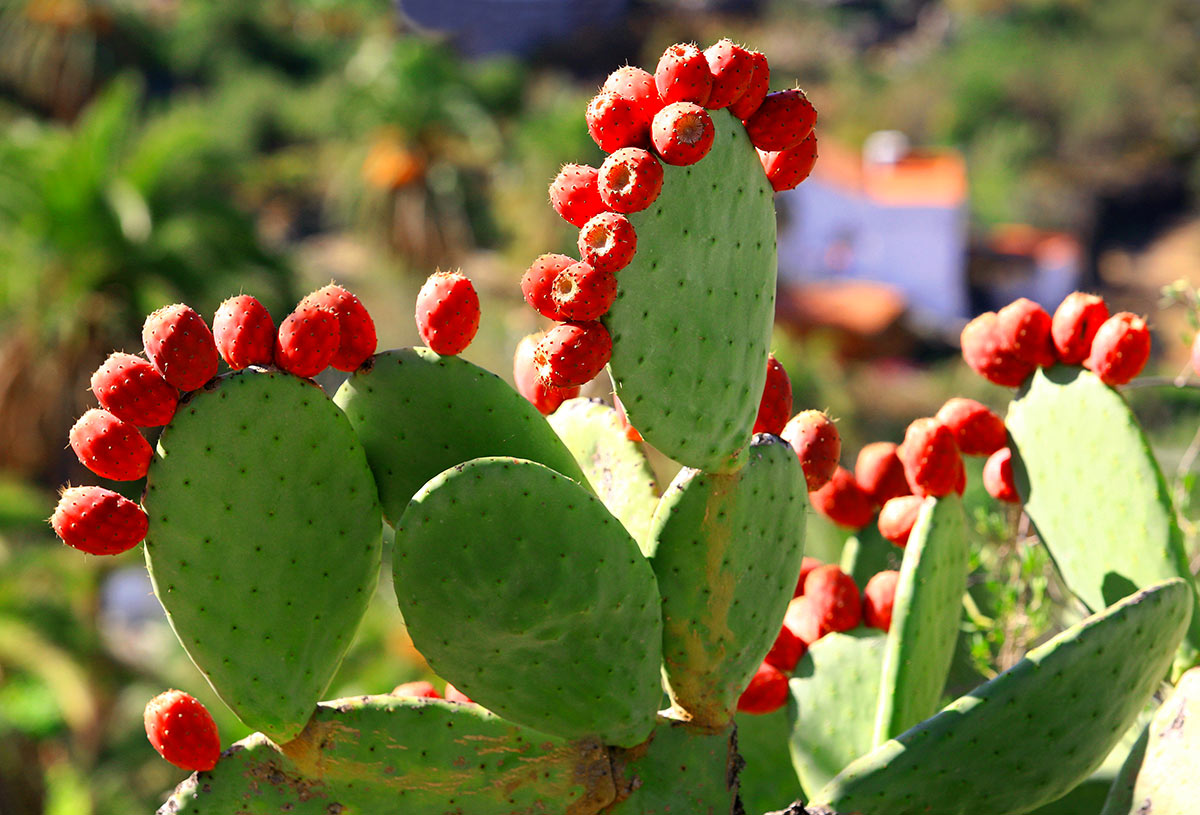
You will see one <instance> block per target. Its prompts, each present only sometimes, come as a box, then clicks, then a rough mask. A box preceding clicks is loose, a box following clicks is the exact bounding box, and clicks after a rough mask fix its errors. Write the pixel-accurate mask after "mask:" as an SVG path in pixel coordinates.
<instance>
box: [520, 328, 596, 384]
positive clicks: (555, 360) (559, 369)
mask: <svg viewBox="0 0 1200 815" xmlns="http://www.w3.org/2000/svg"><path fill="white" fill-rule="evenodd" d="M611 356H612V337H610V336H609V334H608V329H606V328H605V327H604V326H603V325H601V324H600V323H598V322H594V321H593V322H585V323H559V324H558V325H556V326H554V327H553V328H551V329H550V330H549V331H547V332H546V336H544V337H542V339H541V341H540V342H538V344H537V346H536V347H535V348H534V349H533V364H534V367H535V368H536V369H537V372H538V379H539V380H541V382H543V383H544V384H546V385H550V386H552V387H556V388H570V387H574V386H577V385H585V384H587V383H588V382H590V381H592V380H593V379H595V378H596V375H597V374H599V373H600V371H602V370H604V366H605V365H607V364H608V360H609V358H610V357H611Z"/></svg>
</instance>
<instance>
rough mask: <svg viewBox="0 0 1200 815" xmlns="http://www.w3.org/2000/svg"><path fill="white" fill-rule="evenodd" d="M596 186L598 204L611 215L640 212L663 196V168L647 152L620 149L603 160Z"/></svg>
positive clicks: (633, 148)
mask: <svg viewBox="0 0 1200 815" xmlns="http://www.w3.org/2000/svg"><path fill="white" fill-rule="evenodd" d="M596 185H597V189H598V191H599V194H600V201H601V202H602V203H603V204H604V206H606V207H608V208H609V209H610V210H612V211H613V212H620V213H623V214H626V215H628V214H630V213H633V212H641V211H642V210H644V209H646V207H648V206H650V205H651V204H653V203H654V201H655V199H656V198H658V195H659V193H660V192H662V185H663V167H662V164H660V163H659V161H658V159H657V158H655V156H654V154H653V153H651V152H650V151H649V150H643V149H642V148H640V147H622V148H621V149H620V150H617V151H616V152H615V153H613V154H612V155H610V156H609V157H608V158H606V159H604V162H603V163H602V164H601V165H600V170H599V172H598V174H597V176H596ZM593 217H594V216H593Z"/></svg>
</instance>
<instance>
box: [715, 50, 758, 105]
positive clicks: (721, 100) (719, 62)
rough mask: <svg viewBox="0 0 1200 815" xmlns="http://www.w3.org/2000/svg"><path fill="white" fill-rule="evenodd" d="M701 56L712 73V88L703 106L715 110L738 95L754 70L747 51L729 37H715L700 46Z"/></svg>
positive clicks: (746, 86) (739, 96)
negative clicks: (710, 41) (702, 54)
mask: <svg viewBox="0 0 1200 815" xmlns="http://www.w3.org/2000/svg"><path fill="white" fill-rule="evenodd" d="M704 59H705V61H706V62H708V72H709V73H710V74H712V92H711V93H710V94H709V95H708V101H707V102H705V103H704V106H705V107H706V108H708V109H709V110H717V109H719V108H727V107H729V106H730V105H732V104H733V103H734V102H736V101H737V100H738V99H741V98H742V95H743V94H745V93H746V89H747V88H749V87H750V77H751V76H752V75H753V73H754V61H753V60H751V59H750V52H749V51H747V50H746V49H745V48H743V47H742V46H740V45H736V44H734V42H733V41H732V40H728V39H725V40H718V41H717V42H716V43H714V44H712V45H710V46H709V47H708V48H705V49H704Z"/></svg>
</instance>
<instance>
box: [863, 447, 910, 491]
mask: <svg viewBox="0 0 1200 815" xmlns="http://www.w3.org/2000/svg"><path fill="white" fill-rule="evenodd" d="M854 480H855V481H857V482H858V486H860V487H862V489H863V492H865V493H866V494H867V495H869V496H870V497H871V502H872V503H873V504H874V505H875V506H877V507H878V506H883V505H884V504H886V503H887V502H888V501H889V500H891V499H892V498H896V497H897V496H900V495H908V494H910V492H911V490H910V489H909V486H908V478H906V477H905V475H904V465H903V464H902V463H900V457H899V456H897V455H896V445H895V444H893V443H892V442H890V441H877V442H872V443H871V444H868V445H867V446H865V447H863V449H861V450H859V451H858V458H857V459H856V460H855V462H854Z"/></svg>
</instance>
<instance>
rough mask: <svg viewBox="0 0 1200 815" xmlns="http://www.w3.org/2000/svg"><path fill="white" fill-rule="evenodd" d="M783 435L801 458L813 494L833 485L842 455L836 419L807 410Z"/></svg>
mask: <svg viewBox="0 0 1200 815" xmlns="http://www.w3.org/2000/svg"><path fill="white" fill-rule="evenodd" d="M779 435H780V436H781V437H782V438H783V440H784V441H786V442H787V443H788V444H790V445H791V446H792V449H793V450H795V451H796V455H797V456H798V457H799V458H800V465H801V466H802V467H803V469H804V479H805V481H806V482H807V486H808V491H809V492H810V493H812V492H816V491H817V490H819V489H821V488H822V487H824V486H825V485H826V484H827V483H829V480H830V479H831V478H833V474H834V472H836V471H837V468H838V458H839V457H840V456H841V454H842V439H841V437H840V436H839V435H838V432H837V427H835V426H834V424H833V420H832V419H830V418H829V417H828V416H826V415H825V414H824V413H822V412H821V411H819V410H805V411H802V412H800V413H797V414H796V415H795V416H793V417H792V418H791V419H790V420H789V421H788V423H787V424H786V425H785V426H784V428H783V432H782V433H780V434H779Z"/></svg>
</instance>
